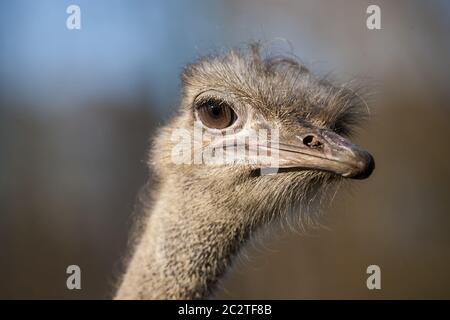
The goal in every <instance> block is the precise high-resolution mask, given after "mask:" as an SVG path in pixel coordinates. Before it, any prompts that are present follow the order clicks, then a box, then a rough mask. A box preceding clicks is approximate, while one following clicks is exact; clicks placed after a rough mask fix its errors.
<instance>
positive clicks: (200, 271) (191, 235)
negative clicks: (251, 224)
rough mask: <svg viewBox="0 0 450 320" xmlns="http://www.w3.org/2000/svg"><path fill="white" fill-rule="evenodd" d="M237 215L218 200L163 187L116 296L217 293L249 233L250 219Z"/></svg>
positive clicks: (202, 295) (171, 296) (185, 296)
mask: <svg viewBox="0 0 450 320" xmlns="http://www.w3.org/2000/svg"><path fill="white" fill-rule="evenodd" d="M189 194H192V192H191V193H189ZM204 196H205V194H203V195H202V197H198V198H201V199H205V197H204ZM236 216H238V217H239V216H241V217H242V215H239V212H231V211H230V210H227V209H225V208H224V206H221V205H219V204H217V202H215V201H209V202H207V203H205V201H204V200H203V201H200V199H199V200H196V197H188V196H187V195H186V194H184V195H183V194H182V196H180V193H179V192H174V190H171V189H170V188H168V186H166V187H164V186H163V187H162V190H161V191H160V193H159V199H158V200H157V201H156V203H155V205H154V207H153V209H152V212H151V213H150V214H149V215H148V216H147V218H146V221H145V227H144V231H143V233H142V235H141V237H140V240H139V241H138V243H137V245H136V247H135V251H134V254H133V256H132V258H131V260H130V263H129V265H128V270H127V272H126V274H125V276H124V278H123V281H122V284H121V286H120V288H119V291H118V293H117V295H116V299H201V298H205V297H207V296H209V295H210V294H212V293H213V291H214V289H215V287H216V286H217V283H218V281H219V280H220V278H221V277H222V276H223V275H224V273H225V271H226V270H227V268H228V267H229V266H230V264H231V261H232V258H233V256H234V255H235V254H236V253H237V251H238V249H239V248H240V247H241V246H242V244H243V243H244V242H245V239H246V238H247V235H248V230H247V228H246V227H245V226H246V223H245V222H244V221H243V219H236Z"/></svg>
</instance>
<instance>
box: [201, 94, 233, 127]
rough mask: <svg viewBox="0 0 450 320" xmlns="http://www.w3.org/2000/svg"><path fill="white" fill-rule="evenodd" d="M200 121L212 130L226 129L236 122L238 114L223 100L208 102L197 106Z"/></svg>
mask: <svg viewBox="0 0 450 320" xmlns="http://www.w3.org/2000/svg"><path fill="white" fill-rule="evenodd" d="M197 115H198V118H199V119H200V121H201V122H202V123H203V124H204V125H205V126H207V127H208V128H211V129H225V128H227V127H229V126H231V125H232V124H233V123H234V122H235V121H236V118H237V117H236V113H235V112H234V110H233V109H232V108H231V107H230V106H229V105H228V103H226V102H225V101H221V100H207V101H205V102H201V103H199V104H198V105H197Z"/></svg>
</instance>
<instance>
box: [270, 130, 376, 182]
mask: <svg viewBox="0 0 450 320" xmlns="http://www.w3.org/2000/svg"><path fill="white" fill-rule="evenodd" d="M271 148H272V149H277V151H278V161H279V167H280V168H281V169H283V168H292V169H302V170H323V171H328V172H332V173H335V174H337V175H340V176H342V177H345V178H353V179H365V178H367V177H369V176H370V174H371V173H372V171H373V170H374V168H375V161H374V159H373V157H372V155H371V154H370V153H368V152H367V151H365V150H363V149H361V148H360V147H359V146H357V145H355V144H353V143H351V142H350V141H349V140H347V139H345V138H343V137H342V136H340V135H338V134H336V133H335V132H333V131H331V130H327V129H311V130H309V132H307V133H306V134H302V135H301V136H295V137H294V138H289V139H280V142H279V144H278V145H275V146H274V145H272V146H271Z"/></svg>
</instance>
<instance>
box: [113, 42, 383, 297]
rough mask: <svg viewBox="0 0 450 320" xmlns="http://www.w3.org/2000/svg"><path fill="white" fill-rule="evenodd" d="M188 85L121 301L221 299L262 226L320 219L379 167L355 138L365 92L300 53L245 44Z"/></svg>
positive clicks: (206, 65)
mask: <svg viewBox="0 0 450 320" xmlns="http://www.w3.org/2000/svg"><path fill="white" fill-rule="evenodd" d="M182 85H183V92H182V93H183V94H182V99H181V105H180V108H179V110H178V113H177V114H176V115H175V116H174V117H173V118H172V120H171V121H170V122H169V123H168V124H167V125H166V126H164V127H163V128H162V129H161V131H160V132H159V134H158V135H157V137H156V139H155V140H154V141H155V143H154V145H153V149H152V156H151V160H150V167H151V168H152V169H153V171H154V174H155V176H156V178H157V180H159V184H158V187H157V188H156V189H155V192H154V193H153V195H154V196H155V202H154V204H153V206H152V208H151V209H150V210H149V211H148V212H151V214H150V215H147V216H145V219H144V222H145V223H144V227H143V229H142V230H143V233H142V236H141V239H140V240H139V244H138V245H137V248H136V251H135V253H134V255H133V257H132V260H131V262H130V264H129V267H128V271H127V273H126V274H125V277H124V280H123V282H122V285H121V288H120V290H119V292H118V294H117V298H119V299H120V298H153V299H154V298H183V299H191V298H203V297H206V296H208V295H210V294H211V293H212V292H213V290H214V288H215V287H216V284H217V283H218V281H219V280H220V279H221V277H222V276H223V274H224V273H225V272H226V271H227V270H228V269H229V266H230V264H231V263H232V261H233V260H232V259H233V257H234V256H236V254H237V253H238V252H239V250H240V248H242V247H243V245H244V243H245V242H246V241H247V240H248V238H250V237H251V236H252V235H253V234H255V231H256V230H257V229H260V228H259V227H262V226H268V225H271V223H270V222H271V221H273V220H276V219H277V218H278V220H279V221H284V219H283V220H281V219H280V218H283V217H286V218H291V219H292V218H293V217H294V218H295V217H299V219H297V220H296V221H297V222H300V223H301V224H300V226H301V225H302V224H303V223H308V224H309V223H310V222H314V221H315V219H311V218H312V215H311V214H309V210H305V209H308V208H315V206H310V204H311V203H314V202H315V201H316V200H320V199H321V198H322V196H321V195H322V194H326V193H325V192H322V191H324V190H326V189H327V187H328V186H331V185H335V183H334V182H338V181H341V180H343V178H365V177H368V176H369V175H370V174H371V172H372V170H373V168H374V161H373V159H372V157H371V155H370V154H369V153H367V152H366V151H364V150H362V149H361V148H359V147H358V146H356V145H355V144H353V143H351V142H350V141H349V140H348V136H349V134H350V133H351V130H352V127H353V126H354V125H355V124H357V123H358V121H359V119H360V117H361V115H362V114H364V112H362V111H361V109H362V107H361V101H360V99H358V97H357V95H356V94H355V93H354V92H353V91H351V90H349V89H346V88H342V87H335V86H333V85H331V84H330V83H328V82H326V81H320V80H317V79H315V78H314V77H312V76H311V75H310V74H309V72H308V70H307V69H306V68H305V67H304V66H303V65H301V64H299V63H298V62H296V61H295V60H293V59H289V58H283V57H268V58H264V57H262V56H261V54H260V52H259V48H258V46H253V47H251V48H250V50H247V51H237V50H234V51H231V52H230V53H229V54H227V55H224V56H219V57H207V58H203V59H201V60H199V61H197V62H196V63H194V64H192V65H189V66H188V67H186V69H185V71H184V73H183V76H182ZM261 132H262V133H263V134H261ZM198 135H200V137H198ZM255 136H256V139H255ZM236 149H237V150H236ZM242 151H243V152H242ZM230 154H231V155H233V156H232V157H230V158H228V155H230ZM217 155H222V156H217ZM216 156H217V157H216ZM211 159H212V161H210V160H211ZM217 159H218V160H219V161H216V160H217ZM229 160H231V161H229ZM267 172H270V173H271V174H265V173H267ZM298 213H301V215H300V214H298ZM305 219H306V221H305Z"/></svg>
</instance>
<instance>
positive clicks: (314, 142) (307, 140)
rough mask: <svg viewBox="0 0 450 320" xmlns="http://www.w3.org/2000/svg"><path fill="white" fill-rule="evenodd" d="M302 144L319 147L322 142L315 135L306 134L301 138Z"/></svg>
mask: <svg viewBox="0 0 450 320" xmlns="http://www.w3.org/2000/svg"><path fill="white" fill-rule="evenodd" d="M303 144H304V145H305V146H308V147H310V148H320V147H321V146H322V142H320V141H319V139H317V138H316V137H315V136H313V135H308V136H306V137H304V138H303Z"/></svg>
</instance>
